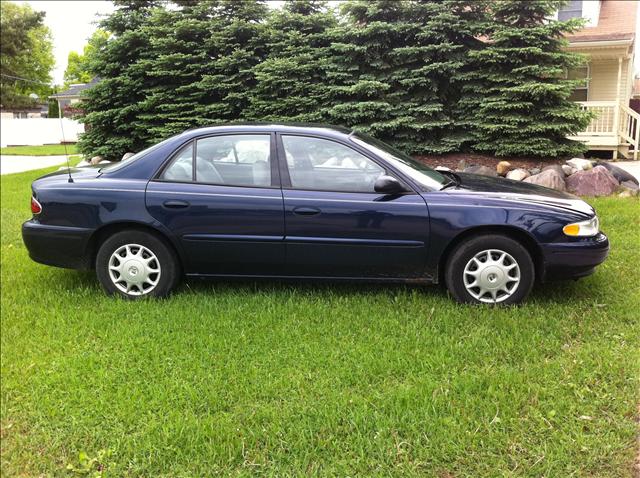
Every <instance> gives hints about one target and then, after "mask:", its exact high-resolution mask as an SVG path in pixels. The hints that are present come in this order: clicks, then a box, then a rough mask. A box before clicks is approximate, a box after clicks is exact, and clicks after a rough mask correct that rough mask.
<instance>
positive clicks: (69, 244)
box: [22, 219, 93, 269]
mask: <svg viewBox="0 0 640 478" xmlns="http://www.w3.org/2000/svg"><path fill="white" fill-rule="evenodd" d="M92 232H93V231H92V230H91V229H85V228H81V227H71V226H50V225H43V224H40V223H39V222H38V221H37V220H34V219H31V220H30V221H27V222H25V223H24V224H23V225H22V240H23V242H24V245H25V246H26V247H27V250H28V251H29V257H31V259H33V260H34V261H36V262H39V263H41V264H46V265H48V266H55V267H64V268H67V269H88V268H90V267H91V264H90V257H89V255H88V254H87V253H86V252H87V245H88V243H89V238H90V237H91V233H92Z"/></svg>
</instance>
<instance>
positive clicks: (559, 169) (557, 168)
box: [542, 164, 565, 176]
mask: <svg viewBox="0 0 640 478" xmlns="http://www.w3.org/2000/svg"><path fill="white" fill-rule="evenodd" d="M542 170H543V171H549V170H553V171H557V172H558V174H561V175H562V176H564V175H565V174H564V169H562V166H561V165H560V164H550V165H548V166H545V167H544V168H542Z"/></svg>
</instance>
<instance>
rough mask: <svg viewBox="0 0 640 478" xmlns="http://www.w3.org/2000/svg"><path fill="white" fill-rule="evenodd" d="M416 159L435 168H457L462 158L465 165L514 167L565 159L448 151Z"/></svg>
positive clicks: (547, 163)
mask: <svg viewBox="0 0 640 478" xmlns="http://www.w3.org/2000/svg"><path fill="white" fill-rule="evenodd" d="M414 157H415V158H416V159H417V160H419V161H422V162H423V163H425V164H427V165H428V166H431V167H432V168H435V167H436V166H446V167H447V168H450V169H454V170H455V169H458V165H459V164H460V161H462V160H464V161H465V163H466V165H467V166H488V167H490V168H495V167H496V164H498V163H499V162H500V161H509V162H510V163H511V166H512V167H514V168H526V169H533V168H539V169H542V168H543V167H545V166H549V165H550V164H563V163H564V161H565V159H552V158H549V159H540V158H510V157H497V156H491V155H487V154H468V153H450V154H444V155H426V156H414Z"/></svg>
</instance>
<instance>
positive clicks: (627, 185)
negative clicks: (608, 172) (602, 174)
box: [614, 176, 640, 191]
mask: <svg viewBox="0 0 640 478" xmlns="http://www.w3.org/2000/svg"><path fill="white" fill-rule="evenodd" d="M614 177H615V176H614ZM620 186H622V187H624V188H627V189H634V190H636V191H638V189H640V186H638V183H637V182H633V181H621V182H620Z"/></svg>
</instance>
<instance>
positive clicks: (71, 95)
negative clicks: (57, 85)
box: [49, 77, 100, 113]
mask: <svg viewBox="0 0 640 478" xmlns="http://www.w3.org/2000/svg"><path fill="white" fill-rule="evenodd" d="M99 81H100V78H97V77H96V78H94V79H93V80H91V82H89V83H76V84H73V85H70V86H69V88H68V89H66V90H64V91H61V92H60V93H56V94H55V95H51V96H49V98H50V99H53V100H57V101H58V108H59V109H60V113H62V112H63V111H64V110H65V109H67V108H69V107H77V106H78V103H80V102H81V101H82V95H83V93H84V92H85V91H87V90H88V89H90V88H92V87H93V86H94V85H95V84H96V83H98V82H99Z"/></svg>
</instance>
